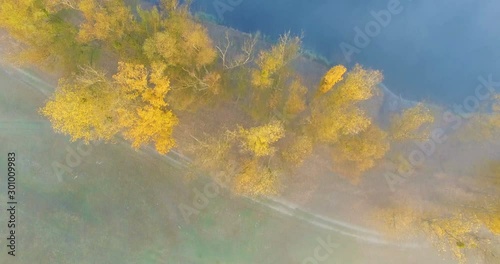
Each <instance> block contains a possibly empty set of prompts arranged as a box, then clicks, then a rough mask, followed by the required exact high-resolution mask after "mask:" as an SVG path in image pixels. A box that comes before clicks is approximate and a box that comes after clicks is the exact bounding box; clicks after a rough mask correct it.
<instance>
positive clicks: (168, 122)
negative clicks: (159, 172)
mask: <svg viewBox="0 0 500 264" xmlns="http://www.w3.org/2000/svg"><path fill="white" fill-rule="evenodd" d="M133 118H134V119H133V122H132V124H131V126H129V127H126V128H125V130H124V132H123V135H124V137H125V138H126V139H128V140H130V141H132V147H134V148H139V147H141V146H143V145H146V144H148V143H154V144H155V147H156V151H158V153H160V154H166V153H167V152H168V151H170V149H171V148H172V147H173V146H174V145H175V141H174V139H173V138H172V132H173V128H174V126H176V125H177V123H178V121H177V118H176V117H175V116H174V114H173V113H172V112H171V111H168V110H163V109H160V108H157V107H153V106H150V105H148V106H145V107H142V108H139V109H137V113H136V115H134V116H133Z"/></svg>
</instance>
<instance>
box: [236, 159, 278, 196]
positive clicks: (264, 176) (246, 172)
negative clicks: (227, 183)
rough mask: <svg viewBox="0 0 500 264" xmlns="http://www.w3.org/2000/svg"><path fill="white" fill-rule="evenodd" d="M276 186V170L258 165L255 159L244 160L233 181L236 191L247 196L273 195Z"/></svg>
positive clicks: (276, 190) (276, 191)
mask: <svg viewBox="0 0 500 264" xmlns="http://www.w3.org/2000/svg"><path fill="white" fill-rule="evenodd" d="M278 187H279V177H278V172H277V171H276V170H272V169H271V168H269V167H267V166H262V165H259V164H258V162H257V161H256V160H251V161H246V162H244V165H243V168H242V171H241V173H239V174H238V175H236V177H235V179H234V182H233V189H234V191H235V192H236V193H238V194H242V195H249V196H266V195H274V194H277V193H278Z"/></svg>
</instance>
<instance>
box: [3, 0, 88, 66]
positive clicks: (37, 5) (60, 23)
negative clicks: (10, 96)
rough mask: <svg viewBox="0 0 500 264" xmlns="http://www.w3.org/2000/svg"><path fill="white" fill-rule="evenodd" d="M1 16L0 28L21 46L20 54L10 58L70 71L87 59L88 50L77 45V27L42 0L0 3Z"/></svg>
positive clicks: (8, 0) (4, 0)
mask: <svg viewBox="0 0 500 264" xmlns="http://www.w3.org/2000/svg"><path fill="white" fill-rule="evenodd" d="M0 17H1V18H2V19H0V27H1V28H4V29H6V30H7V32H8V33H9V35H10V36H12V37H13V38H14V39H15V40H16V41H18V42H20V43H21V44H22V47H23V48H22V51H21V52H20V53H19V54H16V55H15V56H14V57H13V59H14V60H15V61H16V62H18V63H22V64H24V63H34V64H37V65H39V66H45V67H48V68H55V67H56V66H55V65H62V66H65V67H67V69H68V70H73V69H75V68H76V65H78V64H80V63H82V62H86V61H88V60H89V59H90V54H91V49H90V48H88V47H85V46H84V45H81V44H79V43H77V42H76V35H77V29H76V27H75V26H74V25H73V24H71V23H69V22H67V21H65V19H64V15H63V13H62V12H59V9H50V8H48V7H47V6H46V3H45V1H38V0H20V1H12V0H0Z"/></svg>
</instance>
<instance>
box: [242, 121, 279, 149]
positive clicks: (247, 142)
mask: <svg viewBox="0 0 500 264" xmlns="http://www.w3.org/2000/svg"><path fill="white" fill-rule="evenodd" d="M284 134H285V129H284V127H283V123H281V122H279V121H272V122H270V123H268V124H266V125H263V126H258V127H253V128H250V129H244V128H241V127H240V129H239V131H238V135H239V138H240V141H241V147H242V149H243V151H246V152H250V153H252V154H253V155H254V156H256V157H262V156H269V155H272V154H274V151H275V148H274V147H273V146H272V144H273V143H275V142H276V141H278V140H279V139H281V138H282V137H283V136H284Z"/></svg>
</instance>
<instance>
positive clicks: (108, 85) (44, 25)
mask: <svg viewBox="0 0 500 264" xmlns="http://www.w3.org/2000/svg"><path fill="white" fill-rule="evenodd" d="M0 17H2V19H1V20H0V27H1V28H3V29H5V30H7V31H8V32H9V34H10V35H11V36H12V37H13V38H14V39H15V40H17V42H18V43H19V44H20V46H21V49H22V50H21V52H19V53H16V54H13V56H12V59H13V60H14V61H16V62H19V63H25V64H35V65H38V66H41V67H47V68H51V69H53V70H58V71H62V72H64V76H63V77H62V78H61V79H60V81H59V85H58V87H57V89H56V91H55V92H54V94H53V95H52V97H51V98H50V99H49V100H48V102H47V103H46V105H45V106H44V107H43V108H42V109H41V110H40V112H41V113H42V114H43V115H44V116H46V117H47V118H48V119H49V120H50V121H51V123H52V124H53V127H54V129H55V130H56V131H58V132H60V133H63V134H67V135H70V136H71V138H72V140H84V141H86V142H90V141H94V140H102V141H109V142H113V141H114V140H116V139H117V137H122V138H124V139H126V140H128V141H130V144H131V146H132V147H134V148H140V147H141V146H144V145H148V144H154V146H155V148H156V150H157V151H158V152H159V153H161V154H165V153H168V152H169V151H170V150H171V149H172V148H173V147H174V146H175V145H176V141H175V139H174V137H173V131H174V129H175V127H176V126H177V125H178V124H179V123H180V122H183V120H182V119H179V118H178V117H177V116H179V114H180V113H182V112H184V111H191V112H195V111H196V110H198V109H203V108H207V107H210V106H211V105H212V103H221V102H226V101H228V100H229V101H231V102H232V103H235V104H231V105H235V106H233V107H236V108H239V109H241V110H243V112H244V113H245V116H243V117H240V118H242V120H244V121H243V122H242V123H240V124H229V123H224V120H222V119H221V120H218V122H220V123H221V126H222V127H233V129H225V130H224V131H222V133H219V132H220V131H216V132H215V131H205V132H206V134H207V135H206V136H205V137H204V138H195V142H194V144H192V147H191V148H190V150H191V151H192V155H193V157H194V164H195V165H196V167H197V169H201V170H203V171H204V172H210V173H211V174H212V175H213V176H214V177H215V178H216V179H217V177H218V176H220V175H222V174H221V173H220V172H224V175H229V176H230V181H229V184H230V186H228V187H229V188H231V189H232V190H233V191H234V192H236V193H239V194H244V195H252V196H258V195H273V194H277V193H279V191H280V190H281V187H282V186H283V182H282V179H283V178H282V177H283V175H284V173H283V172H287V171H289V170H291V169H293V168H294V167H296V166H299V165H300V164H301V163H302V162H304V160H306V159H307V157H308V156H309V155H310V154H311V153H313V151H314V148H315V147H316V146H318V145H322V146H328V147H329V150H330V152H331V158H330V159H331V160H332V163H333V166H334V169H335V170H336V171H337V172H339V173H340V174H342V175H344V176H346V177H348V178H349V179H350V180H351V181H353V182H357V181H359V180H360V176H361V175H363V174H364V173H365V172H367V171H368V170H370V169H372V168H374V167H375V166H376V164H377V161H379V160H382V159H383V158H384V157H386V155H388V153H389V151H390V149H391V147H392V146H391V145H394V144H395V143H404V142H408V141H412V142H413V141H425V140H428V139H429V136H430V128H431V125H432V124H433V123H434V119H435V118H434V114H433V113H432V112H431V110H429V109H428V108H427V107H426V106H425V105H424V104H417V105H415V106H413V107H410V108H408V109H404V110H403V111H402V112H400V113H398V114H396V115H394V116H393V117H392V119H391V122H390V124H389V125H388V126H387V127H382V126H381V125H380V124H378V123H377V122H375V120H374V114H373V113H371V112H370V111H368V110H367V108H366V105H367V104H366V103H367V102H368V101H370V100H372V99H374V98H376V96H377V95H378V94H380V93H381V91H380V90H379V88H378V84H379V83H380V82H381V81H382V79H383V75H382V73H381V72H380V71H376V70H371V69H366V68H363V67H362V66H360V65H356V66H354V67H353V68H351V69H347V68H346V67H345V66H343V65H337V66H334V67H332V68H331V69H329V70H328V71H326V72H325V74H324V76H323V78H322V79H321V80H318V83H316V84H314V85H311V84H310V83H309V84H308V83H306V82H305V81H304V80H305V78H304V76H303V75H302V74H301V73H300V72H298V71H297V70H296V67H294V64H295V63H297V61H298V60H297V58H299V57H300V56H301V38H300V37H296V36H292V35H291V34H289V33H287V34H284V35H283V36H281V37H280V39H279V40H278V41H277V43H275V44H274V45H271V46H267V44H265V43H261V42H259V36H258V35H253V36H245V37H243V38H242V37H241V35H238V34H232V33H230V32H229V31H228V32H226V34H225V35H224V36H223V37H222V38H221V39H212V38H211V37H210V35H209V34H208V30H207V29H206V27H205V26H204V25H203V24H202V23H201V22H200V21H197V20H196V19H194V18H193V17H192V16H191V14H190V13H189V10H188V6H186V5H181V4H180V3H179V2H178V1H177V0H162V1H161V5H160V6H159V7H153V8H151V9H148V10H143V9H141V8H140V7H136V8H132V7H130V6H128V5H127V4H125V3H124V1H121V0H17V1H13V0H0ZM215 35H216V34H215ZM262 46H264V48H262ZM498 102H500V97H496V101H495V102H493V103H491V105H490V106H489V109H490V111H489V112H490V113H489V114H488V115H477V116H475V117H474V118H472V119H471V120H472V122H471V124H477V125H480V127H481V129H480V132H481V133H482V134H481V136H482V137H483V136H485V135H490V136H492V135H494V131H495V129H497V128H498V127H499V126H500V122H499V120H500V119H499V118H498V117H499V116H500V104H499V103H498ZM491 113H493V114H491ZM474 122H475V123H474ZM183 143H185V142H183ZM492 175H493V176H491V177H492V178H494V179H496V180H497V181H496V182H497V183H498V179H497V178H498V177H496V176H497V175H499V174H498V170H497V171H496V172H493V174H492ZM224 182H226V183H227V181H224ZM488 204H492V205H491V206H497V205H498V202H496V203H495V202H491V201H490V202H488ZM488 208H490V207H488ZM450 210H451V209H450ZM438 211H439V210H430V211H415V210H410V209H409V208H407V207H405V206H399V205H398V206H395V207H394V208H391V209H386V210H384V211H383V212H381V215H384V217H383V218H384V219H386V220H391V221H392V222H391V223H390V226H392V227H391V228H392V229H393V230H397V231H398V232H400V233H405V234H408V233H412V232H413V231H415V230H423V231H424V232H426V234H427V235H428V237H430V238H432V239H435V241H437V242H436V243H441V244H439V245H440V246H441V247H443V248H446V249H451V250H452V251H453V252H454V253H455V255H456V256H457V257H458V258H459V259H463V255H462V254H463V252H462V249H464V248H469V247H473V246H474V247H475V246H476V245H479V244H480V243H483V240H479V239H478V235H477V234H478V232H477V230H478V229H479V228H480V227H482V226H487V227H488V228H489V230H490V231H492V232H494V233H495V234H498V224H499V220H498V215H499V214H498V212H499V210H498V208H497V207H494V208H493V209H491V210H489V209H488V210H486V211H482V212H481V211H480V210H479V209H478V210H474V211H473V212H472V213H471V211H467V212H466V213H464V212H463V211H461V210H455V211H454V210H451V211H449V212H438ZM485 212H486V213H485ZM491 212H493V213H491ZM484 241H485V240H484ZM481 245H482V244H481Z"/></svg>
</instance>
